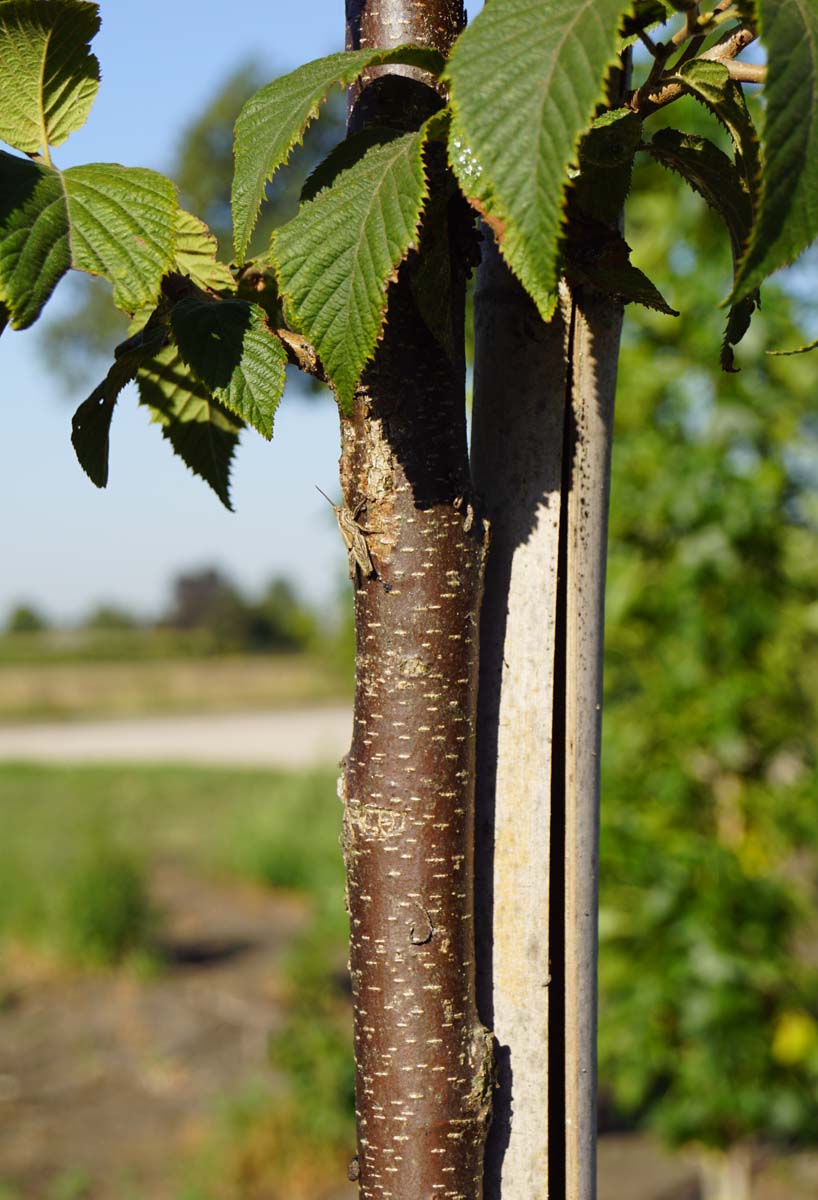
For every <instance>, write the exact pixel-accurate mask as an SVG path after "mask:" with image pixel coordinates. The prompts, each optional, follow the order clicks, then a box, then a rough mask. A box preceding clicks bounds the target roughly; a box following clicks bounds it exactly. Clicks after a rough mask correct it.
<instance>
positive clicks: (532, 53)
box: [446, 0, 630, 319]
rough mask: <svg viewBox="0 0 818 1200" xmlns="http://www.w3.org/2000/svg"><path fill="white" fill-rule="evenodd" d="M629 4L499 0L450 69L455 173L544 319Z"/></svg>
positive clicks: (461, 43) (463, 42) (469, 32)
mask: <svg viewBox="0 0 818 1200" xmlns="http://www.w3.org/2000/svg"><path fill="white" fill-rule="evenodd" d="M628 11H630V4H629V3H623V0H577V3H575V4H571V5H566V4H565V3H561V2H559V0H492V3H491V4H487V5H486V7H485V8H484V9H483V10H482V12H481V13H479V15H478V16H477V18H476V19H475V20H474V21H473V22H472V24H471V25H470V26H469V27H468V28H467V29H466V31H465V32H464V33H463V34H461V36H460V37H459V38H458V40H457V43H456V44H455V48H454V52H453V54H452V58H451V60H450V62H449V65H448V67H447V69H446V78H447V79H448V82H449V86H450V94H451V104H452V129H451V136H450V139H449V154H450V161H451V163H452V166H453V168H454V171H455V174H456V175H457V177H458V179H459V181H460V185H461V187H462V188H463V191H464V192H465V194H466V196H467V197H468V198H469V199H470V200H471V201H472V202H473V203H474V204H475V207H477V208H479V210H480V211H481V212H482V213H483V214H484V216H485V218H486V220H487V221H488V223H489V224H490V225H491V227H492V228H493V230H494V232H495V234H496V236H497V240H498V243H499V245H500V250H501V252H502V254H503V257H504V258H505V260H506V262H507V263H508V265H509V266H510V268H511V270H512V271H513V272H514V274H515V275H517V277H518V278H519V279H520V281H521V282H522V284H523V286H524V287H525V288H526V290H527V291H528V292H529V293H530V295H531V296H532V297H533V299H534V301H535V303H536V304H537V307H538V308H539V310H540V312H541V313H542V315H543V316H544V317H545V318H546V319H547V318H548V317H550V315H551V313H552V312H553V309H554V304H555V289H556V283H557V274H558V259H559V241H560V235H561V224H562V212H563V207H564V199H565V191H566V187H567V184H568V169H569V167H570V166H571V164H573V163H575V162H576V159H577V144H578V142H579V139H580V137H581V136H582V134H583V133H585V131H586V130H587V128H588V126H589V125H590V123H591V119H592V117H593V115H594V111H595V109H596V107H597V105H598V104H600V103H601V102H602V101H603V100H604V98H605V82H606V76H607V73H608V69H609V67H610V66H611V65H612V64H613V63H614V62H615V61H616V58H617V51H618V47H619V28H620V24H621V18H622V16H623V14H624V13H626V12H628Z"/></svg>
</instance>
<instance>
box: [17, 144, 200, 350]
mask: <svg viewBox="0 0 818 1200" xmlns="http://www.w3.org/2000/svg"><path fill="white" fill-rule="evenodd" d="M177 211H178V209H177V203H176V193H175V191H174V188H173V184H172V183H171V182H170V181H169V180H168V179H165V178H164V177H163V176H161V175H158V174H157V173H156V172H155V171H146V170H143V169H141V168H137V167H121V166H119V165H118V164H116V163H91V164H89V165H87V166H83V167H71V168H70V169H69V170H68V171H65V172H59V171H55V170H53V169H52V168H50V167H45V166H42V165H41V164H39V163H33V162H29V161H27V160H26V159H22V158H17V157H15V156H14V155H11V154H5V153H3V152H0V301H2V302H3V303H4V304H5V305H6V307H7V308H8V310H9V312H10V313H11V323H12V326H13V327H14V328H15V329H24V328H25V327H26V326H27V325H30V324H31V323H32V322H33V321H35V320H36V319H37V317H38V316H39V315H40V312H41V310H42V307H43V305H44V304H45V303H46V301H47V300H48V298H49V296H50V295H51V293H52V292H53V290H54V288H55V286H56V285H57V283H58V282H59V280H60V278H61V277H62V276H63V275H64V274H65V272H66V271H67V270H68V268H69V267H75V268H76V269H77V270H79V271H87V272H89V273H90V274H92V275H104V276H105V277H106V278H107V279H109V280H110V281H111V283H113V285H114V302H115V303H116V304H117V305H118V306H119V307H120V308H122V309H124V310H125V311H126V312H134V311H136V309H137V308H139V307H141V306H142V305H145V304H149V303H152V302H153V301H155V300H156V299H157V297H158V295H159V287H160V283H161V280H162V276H163V275H164V274H165V272H166V271H168V270H170V269H171V267H172V265H173V254H174V240H175V239H174V226H175V221H176V214H177Z"/></svg>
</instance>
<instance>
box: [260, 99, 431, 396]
mask: <svg viewBox="0 0 818 1200" xmlns="http://www.w3.org/2000/svg"><path fill="white" fill-rule="evenodd" d="M436 115H437V114H435V116H436ZM433 120H434V117H430V118H429V121H433ZM429 121H427V122H425V123H424V125H422V126H421V128H420V130H418V133H420V134H422V135H423V137H422V140H421V143H420V162H421V174H422V175H423V182H424V188H423V192H422V193H421V197H420V205H419V208H418V218H417V221H416V223H415V227H414V230H413V232H412V237H411V240H410V241H409V243H408V245H407V246H406V249H405V250H404V252H403V255H402V257H401V258H400V259H399V260H398V261H397V263H396V264H395V265H394V267H393V269H392V272H391V274H390V275H388V276H387V278H386V279H385V280H384V287H383V305H382V307H381V318H380V324H379V326H378V332H377V334H376V336H375V341H374V342H373V345H372V349H371V351H370V352H369V353H368V354H367V356H366V358H365V359H364V362H363V365H362V367H361V371H360V373H359V375H358V378H357V380H356V381H355V383H354V384H353V385H352V387H351V389H350V393H349V395H348V396H346V395H342V393H341V391H340V389H339V388H338V386H337V385H336V383H335V381H334V380H333V379H332V378H331V376H330V375H329V373H328V374H327V382H328V383H329V385H330V387H331V389H332V391H333V393H334V395H335V399H336V401H337V403H338V407H339V409H340V410H341V412H342V413H343V414H344V416H347V417H348V416H351V415H352V412H353V401H354V395H355V389H356V387H357V386H358V385H359V384H360V382H361V378H362V377H363V373H364V371H365V370H366V368H367V366H368V365H369V364H370V363H371V362H372V361H373V360H374V358H375V355H376V353H377V349H378V346H379V345H380V343H381V341H382V340H383V336H384V331H385V330H386V326H387V324H388V320H389V313H388V309H389V284H390V283H394V282H395V281H396V280H397V278H398V274H399V272H400V268H401V265H402V264H403V263H404V262H405V261H406V259H407V258H408V257H409V254H410V253H411V251H412V250H413V249H415V248H416V247H417V245H418V238H419V234H420V228H421V225H422V224H423V214H424V212H425V210H426V202H427V200H428V199H429V176H428V172H427V169H426V160H425V155H424V151H425V149H426V145H427V142H426V135H425V131H426V126H427V125H428V124H429ZM349 169H350V168H347V170H349ZM342 174H343V172H342ZM327 190H330V189H323V191H327ZM321 194H322V193H320V192H319V193H318V195H321ZM312 203H314V200H309V201H307V204H312ZM361 227H362V228H363V222H361ZM282 228H283V226H282ZM276 233H277V231H276V230H274V231H273V236H272V239H271V242H270V257H271V261H272V263H273V266H274V268H275V271H276V277H277V278H278V280H279V294H280V296H281V298H282V300H283V301H284V304H285V306H286V308H285V311H286V312H287V313H288V315H289V314H291V315H292V317H293V322H292V323H293V324H294V326H295V327H296V329H297V330H298V331H299V332H302V333H303V329H298V326H299V324H300V322H299V319H298V312H297V309H296V306H295V303H294V301H293V298H292V296H290V295H288V294H287V292H286V291H284V290H283V289H282V288H281V279H280V275H279V266H278V261H277V259H276V257H275V240H276Z"/></svg>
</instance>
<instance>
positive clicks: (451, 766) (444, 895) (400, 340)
mask: <svg viewBox="0 0 818 1200" xmlns="http://www.w3.org/2000/svg"><path fill="white" fill-rule="evenodd" d="M461 20H462V8H461V5H460V3H459V2H454V0H413V2H412V3H411V4H410V3H398V2H397V0H372V2H371V3H369V2H367V0H349V2H348V4H347V32H348V45H350V46H358V45H379V46H388V45H394V44H398V43H400V42H404V41H415V42H423V43H426V44H433V45H437V46H439V47H441V48H443V49H446V48H448V44H449V43H450V42H451V40H452V39H453V38H454V36H455V35H456V33H457V31H458V29H459V27H460V23H461ZM438 103H439V101H438V98H437V96H436V93H435V92H434V91H433V89H432V88H430V87H429V86H428V84H427V83H425V82H423V80H422V79H419V78H417V77H413V78H406V77H405V76H400V77H395V76H394V75H391V76H390V77H388V78H383V77H376V78H375V80H374V81H373V82H370V83H368V84H367V86H365V87H364V88H363V90H362V92H361V93H360V95H359V96H357V97H356V100H355V105H354V108H353V112H352V115H351V122H350V123H351V126H354V127H357V126H359V125H360V124H363V123H366V122H368V121H372V120H378V119H380V120H383V119H384V113H385V112H386V113H388V115H389V120H390V123H394V121H395V120H396V119H399V120H401V121H402V122H408V123H412V124H415V125H416V124H417V123H418V121H419V120H421V119H423V117H424V116H425V115H427V114H428V112H429V111H432V110H433V109H434V108H435V107H436V105H437V104H438ZM454 221H455V226H456V223H457V215H456V213H455V214H454ZM461 258H462V255H460V254H458V253H455V254H454V256H453V261H452V265H453V272H454V278H455V280H456V284H455V288H454V292H453V298H452V303H453V305H454V307H455V309H456V316H457V320H456V321H455V323H454V325H455V328H457V329H462V312H463V289H464V272H463V268H462V264H461V263H460V262H459V261H458V260H459V259H461ZM410 267H411V264H410V263H407V264H404V267H402V268H401V271H400V274H399V278H398V280H397V282H396V283H395V284H393V285H392V286H391V288H390V296H389V320H388V324H387V326H386V329H385V333H384V337H383V340H382V342H381V344H380V345H379V348H378V352H377V355H376V359H375V361H374V363H373V364H372V365H371V367H370V368H369V369H368V370H367V372H366V374H365V376H364V380H363V382H362V385H361V387H360V388H359V389H358V393H357V396H356V400H355V410H354V414H353V415H352V416H351V417H348V418H343V419H342V453H341V481H342V488H343V493H344V500H345V503H346V505H347V507H348V508H349V509H351V510H352V511H353V512H355V511H359V512H360V515H359V522H360V524H361V525H362V526H363V527H364V528H365V529H366V530H367V536H368V540H369V549H370V552H371V555H372V559H373V563H374V566H375V569H376V571H377V576H373V577H372V578H369V579H366V580H359V582H358V585H357V587H356V595H355V619H356V689H355V714H354V728H353V739H352V746H351V748H350V752H349V755H348V757H347V759H346V763H345V769H344V774H343V777H342V780H341V784H340V790H341V795H342V799H343V802H344V855H345V860H346V867H347V902H348V908H349V915H350V971H351V976H352V988H353V1002H354V1012H355V1016H354V1021H355V1057H356V1110H357V1120H358V1163H357V1167H356V1171H355V1172H353V1173H357V1174H358V1175H359V1179H360V1195H361V1196H362V1197H364V1198H365V1200H375V1198H379V1200H386V1198H389V1200H431V1198H432V1197H441V1198H447V1200H479V1197H480V1196H481V1190H482V1189H481V1177H482V1155H483V1143H484V1138H485V1131H486V1126H487V1123H488V1115H489V1109H490V1094H491V1082H492V1077H491V1051H490V1042H489V1039H488V1035H487V1034H486V1031H485V1030H484V1029H483V1027H482V1026H481V1025H480V1022H479V1020H478V1017H477V1010H476V1003H475V985H474V930H473V924H474V922H473V882H472V879H473V865H472V858H473V818H474V814H473V784H474V731H475V706H476V685H477V651H478V629H477V619H478V612H479V604H480V595H481V589H482V572H483V561H484V557H485V546H486V533H485V527H484V523H483V521H482V519H481V518H480V516H479V515H478V514H477V513H476V512H475V508H474V504H473V501H472V498H471V493H470V482H469V469H468V458H467V450H466V427H465V404H464V395H465V372H464V363H463V351H462V346H461V347H460V349H459V353H458V354H457V355H456V360H457V361H452V359H451V357H450V356H449V354H447V352H446V351H445V350H444V349H443V348H442V346H441V345H440V343H439V342H438V341H437V340H436V339H435V337H434V336H433V334H432V333H431V332H430V330H429V329H428V328H427V327H426V325H425V324H424V322H423V320H422V318H421V317H420V315H419V313H418V311H417V308H416V306H415V302H414V298H413V295H412V290H411V287H410V284H409V278H408V271H409V269H410Z"/></svg>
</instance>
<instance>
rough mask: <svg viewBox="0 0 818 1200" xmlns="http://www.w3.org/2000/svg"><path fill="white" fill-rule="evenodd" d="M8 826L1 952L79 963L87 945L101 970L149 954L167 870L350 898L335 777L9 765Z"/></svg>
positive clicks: (1, 774)
mask: <svg viewBox="0 0 818 1200" xmlns="http://www.w3.org/2000/svg"><path fill="white" fill-rule="evenodd" d="M0 823H2V827H3V830H4V835H3V838H2V839H1V840H0V941H2V939H5V940H6V941H8V940H10V939H14V938H23V939H25V940H26V942H27V943H28V944H29V945H31V944H34V945H41V946H43V947H44V948H46V949H48V951H49V952H54V953H65V954H67V955H68V957H71V956H72V955H75V952H76V951H77V950H78V949H80V948H81V946H82V944H83V936H85V937H86V940H88V939H90V942H89V944H93V945H97V953H96V955H92V957H94V956H95V957H98V958H102V959H105V958H112V959H116V958H118V957H121V954H122V952H123V951H124V950H126V949H129V948H136V947H139V946H141V945H144V944H146V942H147V941H148V940H149V937H150V931H149V922H148V921H147V914H146V913H145V911H144V909H145V905H144V903H143V901H142V900H141V899H140V896H141V892H142V888H143V881H144V877H145V874H146V872H147V870H148V868H149V866H150V864H151V862H156V861H159V860H161V859H165V858H172V859H173V860H174V861H176V862H179V863H181V864H184V865H185V866H188V867H191V868H192V869H194V870H196V871H204V872H210V873H222V874H224V873H227V874H232V875H235V876H239V877H242V878H246V879H251V880H254V881H256V882H260V883H263V884H266V885H269V886H271V887H278V888H288V889H295V890H302V891H304V892H306V893H309V894H310V895H311V896H312V897H313V898H314V899H315V900H316V901H317V902H323V899H324V897H325V896H326V894H327V892H328V891H329V892H332V893H333V894H335V895H336V896H337V895H338V894H340V893H341V892H342V888H343V878H342V868H341V861H340V853H339V850H338V828H339V823H340V805H339V804H338V802H337V800H336V799H335V778H334V774H333V772H331V771H323V772H315V773H310V774H285V773H278V774H276V773H272V772H271V773H267V772H254V771H244V770H242V771H222V770H220V771H213V770H209V769H205V768H201V769H195V768H183V767H172V768H167V767H156V768H151V767H147V768H139V769H136V768H127V767H116V768H115V767H88V768H81V767H78V768H48V767H37V766H13V765H12V766H0ZM44 881H45V883H46V886H44ZM96 909H98V910H99V911H98V913H97V915H96V917H95V913H94V910H96ZM112 911H119V912H120V916H119V918H118V920H117V921H114V919H113V918H112V917H111V916H110V913H111V912H112ZM106 912H107V913H108V914H109V916H108V918H107V920H108V922H109V925H110V928H109V929H108V930H106V929H105V928H104V925H105V917H104V914H105V913H106ZM95 921H96V923H97V925H98V926H99V928H98V929H97V931H96V932H93V927H94V925H95ZM129 922H131V923H132V928H130V927H129ZM114 926H116V927H117V928H114ZM119 926H122V928H119ZM83 930H85V934H83ZM106 939H107V942H106ZM106 944H107V945H108V946H109V952H108V953H106V952H105V945H106ZM80 956H81V955H80Z"/></svg>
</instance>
